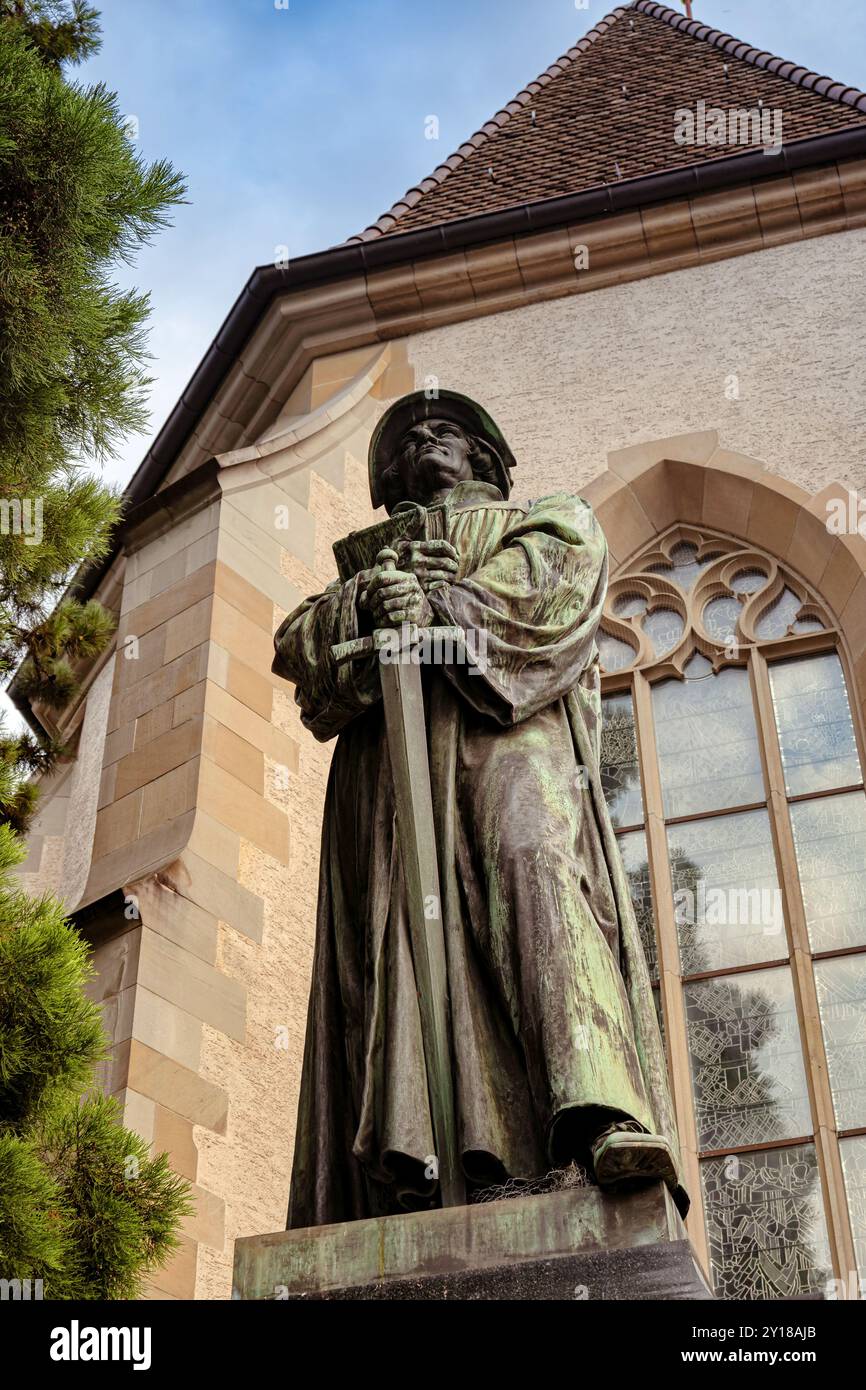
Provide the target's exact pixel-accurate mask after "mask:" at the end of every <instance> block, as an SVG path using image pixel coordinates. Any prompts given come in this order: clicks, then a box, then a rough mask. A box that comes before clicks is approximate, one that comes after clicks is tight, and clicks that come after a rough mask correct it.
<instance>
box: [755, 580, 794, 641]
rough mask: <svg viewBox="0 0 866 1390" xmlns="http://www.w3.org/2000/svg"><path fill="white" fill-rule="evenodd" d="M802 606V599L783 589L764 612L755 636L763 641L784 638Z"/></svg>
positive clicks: (789, 590)
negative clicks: (771, 638)
mask: <svg viewBox="0 0 866 1390" xmlns="http://www.w3.org/2000/svg"><path fill="white" fill-rule="evenodd" d="M802 606H803V605H802V599H799V598H798V597H797V595H796V594H795V593H794V592H793V591H792V590H791V589H783V590H782V592H781V594H780V595H779V597H778V598H776V599H774V600H773V602H772V603H771V604H770V606H769V608H767V609H765V610H764V613H763V614H762V616H761V618H760V619H759V621H758V624H757V627H756V629H755V630H756V632H757V635H758V636H759V637H760V638H761V639H762V640H764V641H766V640H767V639H768V638H770V637H784V636H785V633H786V632H787V631H788V629H789V627H793V625H794V622H795V620H796V617H797V614H798V613H799V611H800V609H801V607H802Z"/></svg>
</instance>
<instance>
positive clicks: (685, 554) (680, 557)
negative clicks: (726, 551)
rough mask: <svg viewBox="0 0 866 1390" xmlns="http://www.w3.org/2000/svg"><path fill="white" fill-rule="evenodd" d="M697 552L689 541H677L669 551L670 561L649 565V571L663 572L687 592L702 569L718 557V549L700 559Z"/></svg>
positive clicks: (654, 572)
mask: <svg viewBox="0 0 866 1390" xmlns="http://www.w3.org/2000/svg"><path fill="white" fill-rule="evenodd" d="M697 553H698V548H697V546H696V545H693V544H692V542H691V541H679V542H678V544H677V545H675V546H674V548H673V550H672V551H671V563H670V564H669V565H665V564H658V565H651V566H650V568H649V573H650V574H663V575H664V576H665V577H666V578H667V579H672V580H673V582H674V583H675V584H679V586H680V588H681V589H684V590H685V591H686V593H688V591H689V589H690V588H691V587H692V585H693V584H694V582H695V580H696V579H697V577H698V575H699V574H700V573H701V572H702V570H705V569H706V568H707V565H710V564H712V562H713V560H717V559H718V558H719V553H718V551H717V552H715V553H714V554H712V555H705V556H704V558H703V559H702V560H698V559H697Z"/></svg>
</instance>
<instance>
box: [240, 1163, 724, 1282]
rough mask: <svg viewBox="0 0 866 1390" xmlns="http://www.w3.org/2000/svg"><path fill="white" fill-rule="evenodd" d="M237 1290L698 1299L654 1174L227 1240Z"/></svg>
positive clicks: (683, 1239) (699, 1278)
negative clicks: (619, 1190)
mask: <svg viewBox="0 0 866 1390" xmlns="http://www.w3.org/2000/svg"><path fill="white" fill-rule="evenodd" d="M232 1296H233V1297H234V1298H240V1299H302V1298H306V1299H413V1300H414V1299H419V1300H426V1301H436V1300H440V1299H455V1298H456V1299H518V1300H524V1299H533V1300H534V1299H569V1300H571V1299H588V1300H595V1299H707V1298H711V1297H712V1294H711V1292H710V1290H709V1288H708V1286H707V1284H706V1281H705V1279H704V1277H703V1275H702V1273H701V1271H700V1269H699V1267H698V1264H697V1261H696V1260H695V1258H694V1255H693V1253H692V1249H691V1245H690V1243H689V1240H688V1237H687V1235H686V1232H685V1228H684V1226H683V1223H682V1221H681V1220H680V1217H679V1215H678V1213H677V1211H676V1209H675V1207H674V1205H673V1203H672V1202H671V1199H670V1195H669V1193H668V1191H667V1189H666V1188H665V1186H664V1184H663V1183H652V1184H647V1185H646V1186H644V1187H641V1188H638V1189H636V1190H634V1191H632V1192H629V1193H623V1194H620V1195H618V1196H612V1195H609V1194H606V1193H603V1192H601V1191H599V1189H598V1188H597V1187H583V1188H571V1189H569V1190H567V1191H563V1192H551V1193H546V1194H544V1195H540V1196H531V1197H515V1198H510V1199H508V1200H506V1201H498V1202H488V1203H483V1204H481V1205H478V1206H467V1207H452V1208H449V1209H448V1210H444V1211H425V1212H415V1213H407V1214H406V1215H405V1216H387V1217H381V1218H377V1219H374V1220H369V1221H347V1222H343V1223H341V1224H340V1225H335V1226H314V1227H310V1228H309V1229H307V1230H300V1231H277V1232H275V1233H274V1234H273V1235H264V1236H246V1237H244V1238H242V1239H240V1240H237V1241H236V1242H235V1265H234V1288H233V1295H232Z"/></svg>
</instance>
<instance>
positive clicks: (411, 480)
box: [370, 391, 514, 512]
mask: <svg viewBox="0 0 866 1390" xmlns="http://www.w3.org/2000/svg"><path fill="white" fill-rule="evenodd" d="M513 466H514V459H513V457H512V454H511V450H510V449H509V448H508V445H507V444H506V442H505V440H504V438H503V437H502V435H501V433H500V431H499V430H498V429H497V427H496V425H495V424H494V423H493V421H492V420H491V419H490V417H489V415H487V414H486V412H485V411H483V410H482V409H481V407H480V406H478V405H476V404H475V402H474V401H471V400H469V398H468V397H467V396H460V395H458V394H457V392H455V391H439V392H438V394H437V395H436V397H435V398H433V399H428V398H427V396H426V394H425V392H423V391H416V392H414V393H413V394H412V395H411V396H404V397H403V398H402V400H399V401H397V402H395V404H394V405H392V406H391V407H390V409H389V410H388V411H387V412H386V413H385V415H384V416H383V417H382V419H381V420H380V422H379V425H378V427H377V429H376V432H375V434H374V435H373V439H372V442H371V444H370V492H371V495H372V499H373V505H374V506H377V507H378V506H382V505H384V506H385V507H386V508H387V510H388V512H392V511H393V510H394V508H395V507H396V506H397V504H398V503H399V502H420V503H421V504H422V505H430V504H431V503H432V502H438V501H441V500H442V499H443V498H444V497H446V496H447V494H448V493H449V492H450V491H451V489H452V488H454V487H456V486H457V484H458V483H462V482H467V481H468V480H469V479H471V478H477V479H479V480H480V481H481V482H486V483H492V484H493V485H494V486H495V487H497V488H499V490H500V492H501V493H502V495H503V496H504V497H507V496H508V493H509V491H510V489H511V468H512V467H513Z"/></svg>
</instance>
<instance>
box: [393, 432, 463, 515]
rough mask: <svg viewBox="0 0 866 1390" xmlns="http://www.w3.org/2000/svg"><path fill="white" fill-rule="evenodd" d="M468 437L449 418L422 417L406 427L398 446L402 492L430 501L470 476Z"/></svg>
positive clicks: (414, 499)
mask: <svg viewBox="0 0 866 1390" xmlns="http://www.w3.org/2000/svg"><path fill="white" fill-rule="evenodd" d="M469 451H470V444H469V439H468V438H467V436H466V435H465V434H464V432H463V430H462V429H461V428H460V426H459V425H455V424H453V423H452V421H450V420H423V421H422V422H421V423H420V424H418V425H413V426H412V428H411V429H410V430H407V431H406V433H405V434H404V435H403V438H402V439H401V440H400V443H399V445H398V449H397V454H398V457H397V466H398V469H399V473H400V478H401V481H402V483H403V496H404V498H405V499H406V501H409V502H421V503H425V502H429V501H430V500H431V499H432V498H433V497H438V496H440V495H441V494H443V493H447V492H450V491H451V489H452V488H453V487H456V485H457V484H458V483H462V482H464V481H466V480H467V479H468V478H471V477H472V464H471V462H470V459H469Z"/></svg>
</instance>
